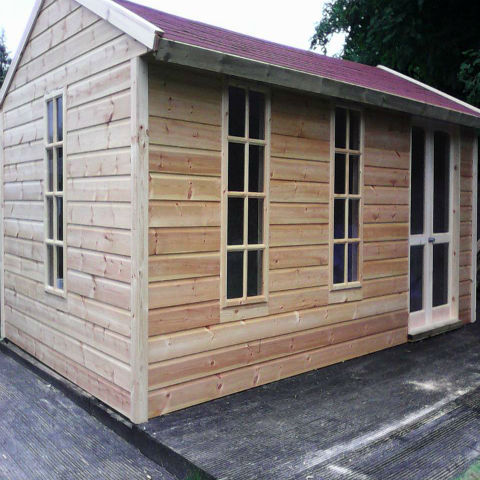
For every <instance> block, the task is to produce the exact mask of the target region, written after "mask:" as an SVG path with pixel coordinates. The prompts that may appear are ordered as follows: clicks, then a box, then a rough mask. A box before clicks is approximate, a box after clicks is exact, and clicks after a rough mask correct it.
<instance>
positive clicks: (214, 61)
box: [155, 38, 480, 128]
mask: <svg viewBox="0 0 480 480" xmlns="http://www.w3.org/2000/svg"><path fill="white" fill-rule="evenodd" d="M155 58H156V60H157V61H160V62H167V63H172V64H176V65H181V66H187V67H192V68H198V69H202V70H208V71H211V72H217V73H221V74H225V75H232V76H235V77H239V78H245V79H248V80H253V81H258V82H264V83H268V84H271V85H276V86H278V87H284V88H291V89H295V90H301V91H305V92H310V93H315V94H319V95H324V96H328V97H335V98H339V99H342V100H348V101H352V102H358V103H363V104H366V105H370V106H374V107H381V108H388V109H392V110H396V111H399V112H405V113H409V114H412V115H417V116H422V117H427V118H433V119H436V120H441V121H444V122H451V123H456V124H460V125H464V126H468V127H474V128H480V118H479V117H476V116H474V115H469V114H467V113H463V112H459V111H456V110H450V109H447V108H442V107H439V106H436V105H432V104H428V103H423V102H419V101H416V100H412V99H409V98H406V97H401V96H398V95H393V94H390V93H387V92H383V91H379V90H373V89H370V88H366V87H362V86H358V85H354V84H350V83H345V82H341V81H338V80H332V79H329V78H325V77H319V76H317V75H312V74H309V73H305V72H301V71H298V70H292V69H288V68H285V67H279V66H276V65H272V64H268V63H263V62H258V61H255V60H250V59H247V58H243V57H239V56H236V55H230V54H226V53H222V52H218V51H215V50H208V49H205V48H200V47H196V46H192V45H189V44H185V43H181V42H175V41H172V40H167V39H165V38H163V39H161V41H160V42H159V44H158V48H157V50H156V53H155ZM410 80H411V79H410ZM455 100H456V101H458V100H457V99H455ZM469 107H470V108H472V109H475V107H472V106H470V105H469Z"/></svg>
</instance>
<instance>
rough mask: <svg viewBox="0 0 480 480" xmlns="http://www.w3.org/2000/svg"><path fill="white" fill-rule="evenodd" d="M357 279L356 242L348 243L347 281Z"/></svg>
mask: <svg viewBox="0 0 480 480" xmlns="http://www.w3.org/2000/svg"><path fill="white" fill-rule="evenodd" d="M357 280H358V243H349V244H348V281H349V282H356V281H357Z"/></svg>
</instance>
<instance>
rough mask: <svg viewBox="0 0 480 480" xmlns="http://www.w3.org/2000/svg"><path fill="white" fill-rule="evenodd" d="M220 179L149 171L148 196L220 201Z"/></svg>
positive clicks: (151, 197) (152, 197) (166, 198)
mask: <svg viewBox="0 0 480 480" xmlns="http://www.w3.org/2000/svg"><path fill="white" fill-rule="evenodd" d="M220 196H221V189H220V179H219V178H217V177H199V176H187V175H173V174H160V173H151V174H150V181H149V198H150V199H151V200H192V201H201V200H204V201H217V202H219V201H220Z"/></svg>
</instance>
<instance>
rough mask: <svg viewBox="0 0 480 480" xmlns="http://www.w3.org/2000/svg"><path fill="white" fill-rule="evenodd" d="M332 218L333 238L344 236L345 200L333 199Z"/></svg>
mask: <svg viewBox="0 0 480 480" xmlns="http://www.w3.org/2000/svg"><path fill="white" fill-rule="evenodd" d="M333 220H334V226H333V238H345V200H343V199H339V198H337V199H335V200H334V205H333Z"/></svg>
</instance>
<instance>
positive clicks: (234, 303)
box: [222, 295, 267, 308]
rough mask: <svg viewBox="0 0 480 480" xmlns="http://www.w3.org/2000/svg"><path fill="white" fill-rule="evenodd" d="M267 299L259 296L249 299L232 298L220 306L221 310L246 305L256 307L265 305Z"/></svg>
mask: <svg viewBox="0 0 480 480" xmlns="http://www.w3.org/2000/svg"><path fill="white" fill-rule="evenodd" d="M266 303H267V297H266V296H265V295H260V296H257V297H250V298H238V299H237V298H232V299H230V300H225V303H224V304H223V305H222V308H230V307H242V306H246V305H258V304H266Z"/></svg>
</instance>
